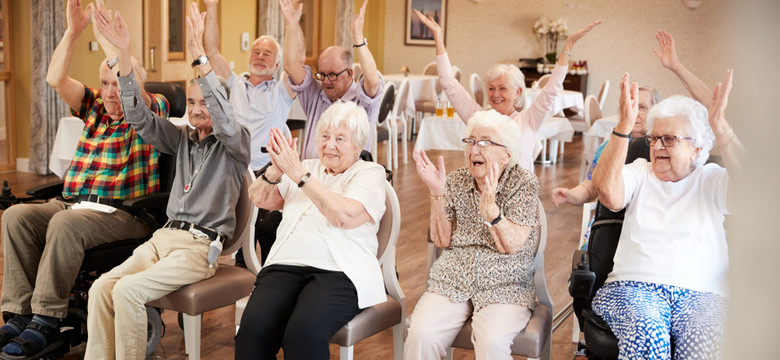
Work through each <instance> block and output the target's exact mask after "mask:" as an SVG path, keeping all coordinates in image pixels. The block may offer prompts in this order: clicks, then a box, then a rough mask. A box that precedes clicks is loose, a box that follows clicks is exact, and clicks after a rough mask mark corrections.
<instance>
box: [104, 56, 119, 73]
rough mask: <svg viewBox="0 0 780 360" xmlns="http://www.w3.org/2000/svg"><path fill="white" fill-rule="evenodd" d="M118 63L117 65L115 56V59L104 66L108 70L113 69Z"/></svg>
mask: <svg viewBox="0 0 780 360" xmlns="http://www.w3.org/2000/svg"><path fill="white" fill-rule="evenodd" d="M118 63H119V56H117V57H115V58H113V59H111V60H108V61H106V65H107V66H108V68H109V70H110V69H113V68H114V66H116V64H118Z"/></svg>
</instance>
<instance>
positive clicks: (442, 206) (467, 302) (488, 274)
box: [405, 110, 539, 360]
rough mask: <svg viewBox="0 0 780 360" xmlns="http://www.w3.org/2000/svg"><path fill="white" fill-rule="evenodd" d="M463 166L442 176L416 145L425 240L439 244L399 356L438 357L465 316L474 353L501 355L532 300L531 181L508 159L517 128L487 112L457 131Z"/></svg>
mask: <svg viewBox="0 0 780 360" xmlns="http://www.w3.org/2000/svg"><path fill="white" fill-rule="evenodd" d="M464 136H466V137H465V138H464V139H463V142H464V143H465V144H466V154H465V155H466V162H467V163H468V166H467V167H464V168H460V169H456V170H455V171H453V172H451V173H450V174H449V175H446V172H445V169H444V158H443V157H441V156H440V157H439V158H438V166H436V165H435V164H434V163H432V162H431V161H430V159H428V157H427V156H426V155H425V152H424V151H416V152H415V153H414V160H415V162H416V163H417V173H418V174H420V177H421V178H422V180H423V182H425V184H426V185H427V186H428V190H429V191H430V197H431V229H430V231H431V239H432V240H433V243H434V244H436V246H438V247H440V248H443V249H444V251H443V252H442V255H441V257H440V258H439V259H438V260H436V262H435V263H434V264H433V266H432V267H431V272H430V276H429V280H428V287H427V290H426V292H425V293H424V294H423V296H422V297H421V298H420V301H419V302H418V303H417V306H416V308H415V309H414V313H413V314H412V321H411V326H410V328H409V336H408V337H407V339H406V349H405V356H406V359H407V360H409V359H441V358H442V357H443V356H444V355H445V352H446V350H447V348H449V347H450V345H451V344H452V341H453V339H454V338H455V336H456V335H457V334H458V331H459V330H460V328H461V327H462V326H463V324H464V322H465V321H466V320H467V319H468V318H469V316H471V317H472V319H473V320H472V321H473V329H474V330H473V331H474V332H473V333H474V336H473V337H472V341H473V342H474V350H475V353H476V357H477V359H496V358H510V357H511V355H510V346H511V345H512V339H514V337H515V336H516V335H517V333H519V332H520V331H522V330H523V329H524V328H525V326H526V325H527V324H528V320H529V318H530V317H531V312H532V311H533V306H534V297H535V295H536V294H535V290H534V282H533V276H534V268H533V260H534V255H535V252H536V248H537V244H536V241H535V238H534V233H535V232H536V231H538V230H537V226H538V225H539V214H538V211H537V197H538V195H539V181H538V179H537V178H536V176H535V175H534V173H533V172H532V171H529V170H525V169H522V168H520V167H519V166H518V164H517V161H518V156H519V152H520V146H521V144H520V143H521V142H520V126H519V125H518V124H517V123H516V122H514V121H513V120H512V119H511V118H509V117H507V116H505V115H501V114H499V113H498V112H496V111H495V110H491V111H483V112H478V113H476V114H474V116H473V117H471V119H469V122H468V125H467V127H466V130H465V131H464Z"/></svg>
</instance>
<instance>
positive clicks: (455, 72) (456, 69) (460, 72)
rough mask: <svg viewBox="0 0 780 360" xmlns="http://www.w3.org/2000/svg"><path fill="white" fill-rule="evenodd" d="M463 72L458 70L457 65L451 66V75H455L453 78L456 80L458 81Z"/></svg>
mask: <svg viewBox="0 0 780 360" xmlns="http://www.w3.org/2000/svg"><path fill="white" fill-rule="evenodd" d="M462 74H463V72H462V71H461V70H460V68H459V67H457V66H453V67H452V76H454V77H455V80H458V82H460V78H461V77H462V76H463V75H462Z"/></svg>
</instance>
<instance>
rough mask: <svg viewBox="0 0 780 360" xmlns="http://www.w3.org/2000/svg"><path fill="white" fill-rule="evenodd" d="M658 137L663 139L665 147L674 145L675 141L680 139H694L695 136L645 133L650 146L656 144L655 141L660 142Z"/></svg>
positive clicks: (662, 142)
mask: <svg viewBox="0 0 780 360" xmlns="http://www.w3.org/2000/svg"><path fill="white" fill-rule="evenodd" d="M658 139H661V144H663V145H664V147H672V146H674V143H675V142H677V141H680V140H693V138H690V137H681V136H674V135H661V136H656V135H645V142H646V143H647V145H649V146H655V143H656V142H658Z"/></svg>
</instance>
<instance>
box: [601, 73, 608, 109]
mask: <svg viewBox="0 0 780 360" xmlns="http://www.w3.org/2000/svg"><path fill="white" fill-rule="evenodd" d="M607 93H609V80H604V83H603V84H601V91H599V98H598V99H599V109H601V110H602V111H604V102H605V101H607Z"/></svg>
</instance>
